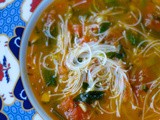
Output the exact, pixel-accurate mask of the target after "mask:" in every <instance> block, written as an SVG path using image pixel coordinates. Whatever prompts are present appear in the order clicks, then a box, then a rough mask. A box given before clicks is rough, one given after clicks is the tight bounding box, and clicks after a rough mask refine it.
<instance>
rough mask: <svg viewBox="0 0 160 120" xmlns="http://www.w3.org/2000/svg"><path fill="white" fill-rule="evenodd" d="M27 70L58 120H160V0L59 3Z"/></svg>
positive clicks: (40, 26)
mask: <svg viewBox="0 0 160 120" xmlns="http://www.w3.org/2000/svg"><path fill="white" fill-rule="evenodd" d="M27 70H28V76H29V80H30V83H31V86H32V90H33V92H34V94H35V97H36V98H37V101H39V103H40V104H41V106H42V107H43V108H44V110H45V111H46V112H47V113H48V115H49V116H51V118H53V119H55V120H56V119H60V120H63V119H64V120H65V119H68V120H87V119H88V120H160V0H54V2H53V3H52V4H51V5H50V6H49V7H48V8H47V9H46V10H45V11H44V12H43V13H42V15H41V16H40V18H39V19H38V21H37V23H36V25H35V27H34V30H33V31H32V34H31V37H30V40H29V43H28V52H27Z"/></svg>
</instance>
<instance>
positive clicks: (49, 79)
mask: <svg viewBox="0 0 160 120" xmlns="http://www.w3.org/2000/svg"><path fill="white" fill-rule="evenodd" d="M42 75H43V78H44V80H45V83H46V85H47V86H56V85H57V78H55V77H54V76H53V75H54V72H53V71H50V70H46V69H43V70H42Z"/></svg>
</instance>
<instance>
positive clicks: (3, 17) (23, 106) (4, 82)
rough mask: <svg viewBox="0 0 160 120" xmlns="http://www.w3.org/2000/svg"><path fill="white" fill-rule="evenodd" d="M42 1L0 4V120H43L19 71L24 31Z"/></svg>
mask: <svg viewBox="0 0 160 120" xmlns="http://www.w3.org/2000/svg"><path fill="white" fill-rule="evenodd" d="M41 1H42V0H0V120H42V118H41V117H40V115H39V114H38V113H37V112H36V110H35V109H34V108H33V106H32V105H31V103H30V102H29V99H28V97H27V96H26V93H25V90H24V88H23V85H22V81H21V77H20V68H19V47H20V42H21V38H22V34H23V31H24V29H25V26H26V24H27V22H28V21H29V18H30V16H31V15H32V13H33V12H34V10H35V8H36V6H38V4H39V3H40V2H41Z"/></svg>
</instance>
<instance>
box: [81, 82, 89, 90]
mask: <svg viewBox="0 0 160 120" xmlns="http://www.w3.org/2000/svg"><path fill="white" fill-rule="evenodd" d="M88 87H89V84H88V83H86V82H83V85H82V88H83V89H85V90H86V89H87V88H88Z"/></svg>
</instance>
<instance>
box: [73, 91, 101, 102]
mask: <svg viewBox="0 0 160 120" xmlns="http://www.w3.org/2000/svg"><path fill="white" fill-rule="evenodd" d="M103 96H104V92H103V91H89V92H85V93H81V94H79V95H78V96H77V97H75V98H74V101H75V102H85V103H88V104H92V103H93V102H94V101H96V100H100V99H102V98H103Z"/></svg>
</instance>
